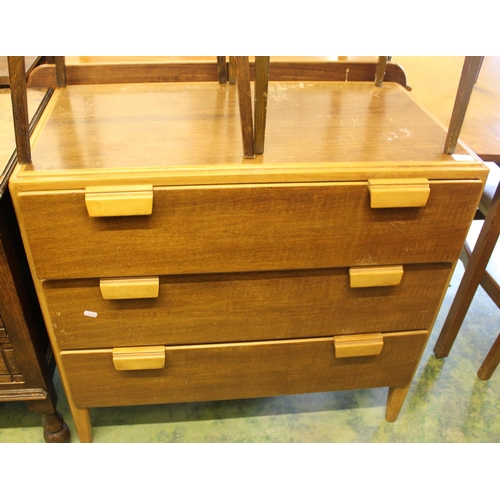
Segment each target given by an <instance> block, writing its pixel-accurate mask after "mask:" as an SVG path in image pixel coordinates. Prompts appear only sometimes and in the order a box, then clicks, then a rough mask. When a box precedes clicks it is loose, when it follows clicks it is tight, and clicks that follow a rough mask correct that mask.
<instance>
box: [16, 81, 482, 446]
mask: <svg viewBox="0 0 500 500" xmlns="http://www.w3.org/2000/svg"><path fill="white" fill-rule="evenodd" d="M236 93H237V90H236V88H235V86H231V85H219V84H217V83H210V82H205V83H199V82H191V83H148V84H115V85H112V84H109V85H74V86H68V87H66V88H60V89H57V90H56V91H55V93H54V96H53V98H52V101H51V103H50V105H49V106H48V108H47V110H46V112H45V114H44V116H43V117H42V119H41V122H40V126H39V127H38V129H37V131H36V133H35V136H34V138H33V149H32V161H31V162H26V163H25V164H20V165H18V166H17V168H16V171H15V172H14V175H13V177H12V180H11V191H12V196H13V199H14V203H15V206H16V211H17V216H18V218H19V222H20V226H21V230H22V234H23V238H24V243H25V246H26V250H27V254H28V258H29V261H30V265H31V270H32V273H33V276H34V279H35V283H36V287H37V291H38V297H39V300H40V303H41V305H42V310H43V312H44V316H45V321H46V324H47V328H48V330H49V334H50V337H51V341H52V345H53V348H54V353H55V355H56V359H57V361H58V364H59V368H60V371H61V376H62V380H63V383H64V387H65V390H66V392H67V395H68V400H69V402H70V406H71V408H72V412H73V416H74V419H75V424H76V427H77V430H78V433H79V436H80V439H81V440H82V441H90V440H91V439H92V433H91V425H90V417H89V408H93V407H99V406H114V405H140V404H150V403H169V402H181V401H186V402H187V401H199V400H213V399H231V398H243V397H263V396H275V395H280V394H293V393H298V392H315V391H330V390H347V389H349V390H350V389H360V388H371V387H384V386H387V387H389V396H388V403H387V409H386V418H387V419H388V420H389V421H394V420H395V419H396V418H397V416H398V413H399V411H400V409H401V406H402V404H403V402H404V399H405V396H406V394H407V391H408V389H409V387H410V384H411V381H412V378H413V375H414V372H415V370H416V368H417V366H418V362H419V360H420V357H421V355H422V352H423V349H424V347H425V345H426V342H427V339H428V336H429V333H430V331H431V329H432V326H433V323H434V320H435V317H436V315H437V312H438V310H439V306H440V304H441V301H442V299H443V297H444V294H445V292H446V288H447V285H448V283H449V280H450V278H451V275H452V272H453V269H454V266H455V264H456V262H457V259H458V257H459V254H460V250H461V247H462V245H463V242H464V240H465V236H466V234H467V230H468V228H469V225H470V223H471V221H472V219H473V217H474V214H475V211H476V207H477V204H478V201H479V198H480V196H481V192H482V188H483V184H484V181H485V178H486V175H487V171H488V170H487V168H486V167H485V166H483V165H482V163H481V162H480V161H479V160H478V159H477V158H476V157H475V156H474V155H473V154H472V153H471V152H470V151H469V150H468V149H467V148H466V147H465V146H463V145H461V144H459V145H458V147H457V149H456V151H455V153H456V154H455V155H453V156H452V155H448V154H445V153H444V152H443V145H444V140H445V136H446V131H445V130H444V129H442V128H441V127H440V126H439V125H437V124H436V123H435V122H434V121H433V120H432V119H431V118H430V117H429V116H428V115H427V114H426V113H425V112H424V111H422V110H421V109H420V108H419V107H418V106H417V105H416V104H415V103H414V102H413V101H412V100H411V97H410V96H409V95H408V92H407V91H406V90H405V89H404V88H403V87H401V86H400V85H398V84H396V83H387V82H386V83H384V84H383V85H382V86H381V87H377V86H375V85H374V84H373V83H354V82H347V83H346V82H270V83H269V96H268V109H267V127H266V150H265V152H264V154H263V155H262V156H260V157H257V158H255V159H252V160H249V159H244V158H242V155H241V130H240V127H239V117H238V104H237V95H236ZM380 180H382V181H383V182H380ZM96 193H97V195H96ZM110 280H111V281H110ZM135 283H137V287H138V288H137V289H135V290H134V286H135ZM140 293H145V294H147V295H145V296H144V297H147V298H140V297H138V295H137V294H140ZM130 294H132V295H130ZM134 294H135V295H134ZM117 296H119V297H128V296H133V297H134V298H118V299H113V298H110V297H117Z"/></svg>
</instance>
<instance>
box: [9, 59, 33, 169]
mask: <svg viewBox="0 0 500 500" xmlns="http://www.w3.org/2000/svg"><path fill="white" fill-rule="evenodd" d="M7 61H8V67H9V78H10V90H11V98H12V112H13V117H14V133H15V139H16V148H17V159H18V161H19V163H21V164H23V165H29V164H30V163H31V144H30V134H29V115H28V98H27V94H26V69H25V62H24V57H23V56H8V57H7Z"/></svg>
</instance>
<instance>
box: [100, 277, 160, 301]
mask: <svg viewBox="0 0 500 500" xmlns="http://www.w3.org/2000/svg"><path fill="white" fill-rule="evenodd" d="M99 288H100V289H101V294H102V298H103V299H106V300H121V299H155V298H156V297H158V294H159V292H160V278H159V277H158V276H154V277H146V278H101V279H100V280H99Z"/></svg>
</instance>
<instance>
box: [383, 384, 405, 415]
mask: <svg viewBox="0 0 500 500" xmlns="http://www.w3.org/2000/svg"><path fill="white" fill-rule="evenodd" d="M410 385H411V382H410V383H409V384H408V385H406V386H404V387H389V394H388V395H387V406H386V409H385V419H386V420H387V421H388V422H395V421H396V420H397V418H398V415H399V412H400V411H401V407H402V406H403V403H404V402H405V399H406V395H407V394H408V391H409V389H410Z"/></svg>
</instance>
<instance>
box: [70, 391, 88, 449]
mask: <svg viewBox="0 0 500 500" xmlns="http://www.w3.org/2000/svg"><path fill="white" fill-rule="evenodd" d="M68 402H69V403H70V408H71V415H72V416H73V420H74V422H75V427H76V432H77V433H78V438H79V439H80V442H81V443H91V442H92V424H91V423H90V413H89V411H88V410H87V409H80V408H76V407H75V406H74V405H73V404H72V403H71V402H70V401H69V398H68Z"/></svg>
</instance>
